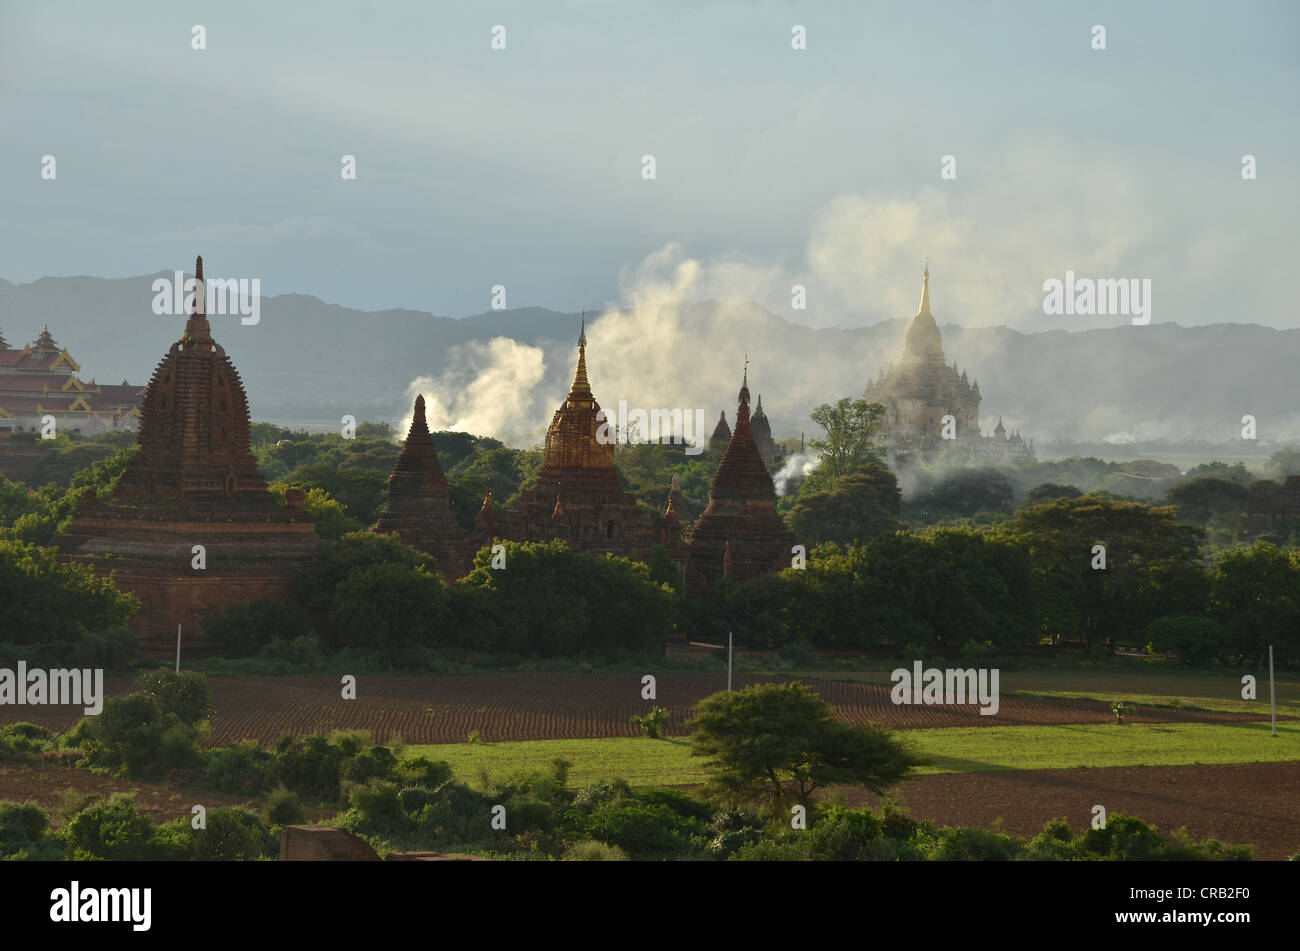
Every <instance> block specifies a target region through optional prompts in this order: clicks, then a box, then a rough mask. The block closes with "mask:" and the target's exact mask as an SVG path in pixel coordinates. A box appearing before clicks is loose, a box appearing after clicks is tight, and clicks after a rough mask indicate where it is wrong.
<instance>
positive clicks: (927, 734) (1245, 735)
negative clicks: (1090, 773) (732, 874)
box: [406, 722, 1300, 787]
mask: <svg viewBox="0 0 1300 951" xmlns="http://www.w3.org/2000/svg"><path fill="white" fill-rule="evenodd" d="M1278 734H1279V735H1278V737H1277V738H1276V739H1274V738H1273V737H1272V736H1271V735H1270V733H1269V725H1268V724H1267V723H1233V724H1220V723H1177V724H1148V723H1128V724H1125V725H1123V726H1120V725H1118V724H1113V723H1091V724H1075V725H1068V726H1004V727H997V726H985V727H960V728H945V729H934V730H907V731H904V732H901V733H900V735H901V736H902V737H903V738H904V739H905V740H907V741H908V742H909V743H911V744H912V746H913V747H914V748H915V749H916V751H917V752H919V753H921V754H922V755H924V756H928V757H930V759H931V760H932V762H931V764H930V765H928V766H925V767H923V768H922V769H921V770H920V772H921V773H922V774H927V773H978V772H992V771H998V770H1009V769H1074V768H1078V767H1093V768H1096V767H1102V766H1182V765H1193V764H1212V763H1256V762H1279V761H1288V760H1300V725H1296V724H1293V723H1291V722H1287V723H1280V724H1278ZM406 755H408V756H427V757H429V758H430V759H434V760H440V759H441V760H446V761H447V762H448V763H449V764H450V765H451V768H452V770H453V771H454V772H455V773H456V776H457V777H458V778H460V779H462V780H464V781H466V782H468V783H470V784H472V785H481V778H480V771H482V770H486V771H487V774H488V777H489V778H490V779H491V780H493V781H499V780H504V779H506V778H507V777H509V776H510V775H511V774H513V773H516V772H523V773H528V772H533V771H535V770H536V771H542V772H549V771H550V769H551V761H552V760H554V759H556V758H563V759H566V760H568V761H570V762H571V763H572V764H573V767H572V769H571V770H570V771H569V783H570V785H572V786H575V787H576V786H583V785H586V784H587V783H590V782H593V781H595V780H597V779H610V778H614V777H621V778H623V779H626V780H627V781H628V782H629V783H631V784H632V785H633V786H687V785H694V784H698V783H702V782H704V781H705V772H704V767H703V760H701V759H699V758H696V757H692V756H690V744H689V742H688V741H687V740H686V739H684V738H681V737H674V738H670V739H664V740H648V739H645V738H637V739H628V738H616V739H602V740H530V741H524V742H512V743H472V744H471V743H440V744H435V745H420V746H408V747H407V748H406Z"/></svg>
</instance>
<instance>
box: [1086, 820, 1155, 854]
mask: <svg viewBox="0 0 1300 951" xmlns="http://www.w3.org/2000/svg"><path fill="white" fill-rule="evenodd" d="M1164 844H1165V843H1164V839H1162V838H1161V837H1160V835H1159V833H1157V832H1156V830H1155V827H1154V826H1152V825H1149V824H1148V823H1145V822H1143V821H1142V820H1141V819H1135V818H1133V817H1132V816H1122V815H1119V814H1118V813H1115V814H1113V815H1111V816H1110V818H1109V819H1107V820H1106V828H1104V829H1089V830H1088V831H1087V832H1085V833H1084V836H1083V847H1084V849H1086V850H1087V851H1088V852H1089V853H1091V854H1092V855H1095V856H1098V857H1100V858H1107V859H1118V860H1128V861H1138V862H1145V861H1150V860H1152V859H1159V858H1164V857H1165V856H1164V855H1162V854H1161V853H1162V852H1163V851H1164Z"/></svg>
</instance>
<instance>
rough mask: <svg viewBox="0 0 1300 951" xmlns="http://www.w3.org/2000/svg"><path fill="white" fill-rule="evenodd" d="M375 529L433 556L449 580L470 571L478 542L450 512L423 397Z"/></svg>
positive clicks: (416, 399)
mask: <svg viewBox="0 0 1300 951" xmlns="http://www.w3.org/2000/svg"><path fill="white" fill-rule="evenodd" d="M371 531H375V532H396V533H397V535H398V536H399V537H400V538H401V539H402V541H404V542H406V544H408V545H410V546H411V547H412V548H417V549H419V550H420V551H423V552H427V553H428V554H430V555H432V556H433V558H434V561H435V562H437V565H438V569H439V571H441V572H442V574H443V575H444V577H446V578H448V579H453V578H460V577H463V576H464V575H466V574H467V573H468V572H469V568H470V562H471V559H472V555H473V547H474V546H473V543H472V541H471V539H470V535H469V532H467V531H465V530H464V529H462V528H461V527H460V526H459V525H457V524H456V519H455V518H454V517H453V516H452V514H451V499H450V494H449V490H448V486H447V476H446V475H445V474H444V473H443V471H442V463H440V462H439V461H438V451H437V449H435V448H434V445H433V435H432V434H431V433H430V432H429V424H428V421H427V420H426V419H425V415H424V397H423V396H417V397H416V398H415V411H414V413H413V414H412V416H411V428H410V430H409V431H408V432H407V434H406V442H405V443H404V444H403V445H402V452H401V454H400V455H399V456H398V457H397V463H396V465H394V466H393V472H392V474H391V475H390V476H389V477H388V501H387V502H386V503H385V504H384V510H383V511H382V512H381V513H380V514H379V521H378V522H376V523H375V525H374V527H373V528H372V529H371Z"/></svg>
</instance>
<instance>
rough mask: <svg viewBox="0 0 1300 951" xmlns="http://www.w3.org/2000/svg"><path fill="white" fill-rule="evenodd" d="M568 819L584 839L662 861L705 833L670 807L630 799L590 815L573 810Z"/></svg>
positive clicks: (699, 824)
mask: <svg viewBox="0 0 1300 951" xmlns="http://www.w3.org/2000/svg"><path fill="white" fill-rule="evenodd" d="M565 819H566V824H567V825H568V827H569V828H571V829H572V830H573V831H575V832H576V833H577V834H579V835H581V836H582V837H583V838H588V839H599V840H600V841H601V842H608V843H611V844H613V845H617V846H619V847H620V848H622V849H623V850H624V851H626V852H627V853H628V854H629V855H631V856H633V857H634V858H659V857H666V856H671V855H673V854H676V853H679V852H682V851H685V850H687V849H689V848H691V841H690V837H691V836H692V835H703V833H704V831H705V825H704V823H703V822H701V821H700V820H698V819H688V818H685V817H682V816H679V815H677V814H676V813H675V812H673V811H672V810H671V809H669V808H668V807H667V806H664V805H661V804H647V803H643V802H639V801H637V800H635V799H626V798H620V799H614V800H612V801H610V802H606V803H602V804H601V805H599V806H597V807H596V808H595V809H593V810H592V811H591V813H590V814H589V815H582V814H580V813H577V812H575V811H573V810H570V811H569V812H567V813H566V815H565Z"/></svg>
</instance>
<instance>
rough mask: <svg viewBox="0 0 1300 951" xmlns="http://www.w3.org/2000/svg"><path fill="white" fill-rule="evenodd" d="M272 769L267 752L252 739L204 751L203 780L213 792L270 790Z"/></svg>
mask: <svg viewBox="0 0 1300 951" xmlns="http://www.w3.org/2000/svg"><path fill="white" fill-rule="evenodd" d="M276 772H277V764H276V759H275V757H274V756H273V755H272V754H271V753H269V752H267V751H266V750H264V749H262V747H261V746H260V745H258V744H257V743H256V742H254V741H252V740H241V741H239V742H238V743H232V744H231V745H229V746H225V747H222V748H220V749H215V750H212V751H210V752H209V753H208V757H207V772H206V780H205V783H206V785H207V786H208V788H210V789H214V790H216V791H217V792H223V793H236V794H242V795H246V796H252V795H256V794H257V793H260V792H263V791H265V790H267V789H270V788H271V786H272V785H273V784H274V783H275V780H276Z"/></svg>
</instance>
